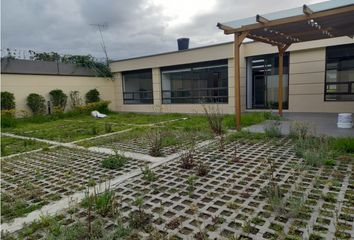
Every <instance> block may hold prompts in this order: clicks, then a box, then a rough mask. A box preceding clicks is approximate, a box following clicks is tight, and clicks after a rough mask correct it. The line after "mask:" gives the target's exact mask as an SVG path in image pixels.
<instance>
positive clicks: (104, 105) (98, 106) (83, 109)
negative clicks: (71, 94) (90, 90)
mask: <svg viewBox="0 0 354 240" xmlns="http://www.w3.org/2000/svg"><path fill="white" fill-rule="evenodd" d="M110 103H111V102H110V101H99V102H94V103H88V104H86V105H84V106H79V107H76V108H75V109H73V111H72V112H74V113H78V114H79V113H90V112H92V111H94V110H96V111H99V112H100V113H108V112H109V109H108V105H109V104H110Z"/></svg>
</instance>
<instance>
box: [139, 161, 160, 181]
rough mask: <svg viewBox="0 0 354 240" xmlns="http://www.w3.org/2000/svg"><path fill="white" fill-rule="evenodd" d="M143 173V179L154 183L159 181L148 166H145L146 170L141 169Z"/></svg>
mask: <svg viewBox="0 0 354 240" xmlns="http://www.w3.org/2000/svg"><path fill="white" fill-rule="evenodd" d="M141 172H142V173H143V179H144V180H146V181H148V182H154V181H156V180H157V179H158V176H157V175H156V173H155V172H154V171H152V170H151V169H150V168H149V166H148V165H145V166H144V168H141Z"/></svg>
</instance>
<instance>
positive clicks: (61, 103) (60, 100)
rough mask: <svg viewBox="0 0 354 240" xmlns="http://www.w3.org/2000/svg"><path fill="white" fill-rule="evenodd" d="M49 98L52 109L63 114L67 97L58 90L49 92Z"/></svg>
mask: <svg viewBox="0 0 354 240" xmlns="http://www.w3.org/2000/svg"><path fill="white" fill-rule="evenodd" d="M49 96H50V101H51V102H52V104H53V107H54V109H57V110H59V111H61V112H63V111H64V109H65V106H66V102H67V100H68V96H67V95H66V94H65V93H64V92H63V91H62V90H60V89H55V90H52V91H50V92H49Z"/></svg>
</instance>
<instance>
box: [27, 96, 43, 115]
mask: <svg viewBox="0 0 354 240" xmlns="http://www.w3.org/2000/svg"><path fill="white" fill-rule="evenodd" d="M27 106H28V107H29V108H30V109H31V111H32V113H33V115H38V114H44V113H45V99H44V97H43V96H41V95H39V94H37V93H31V94H30V95H28V97H27Z"/></svg>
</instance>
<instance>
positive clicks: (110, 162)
mask: <svg viewBox="0 0 354 240" xmlns="http://www.w3.org/2000/svg"><path fill="white" fill-rule="evenodd" d="M126 162H127V159H126V158H125V157H123V156H121V155H119V154H117V153H116V154H115V155H113V156H110V157H108V158H106V159H104V160H102V162H101V166H102V167H103V168H107V169H120V168H121V167H123V166H124V164H125V163H126Z"/></svg>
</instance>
